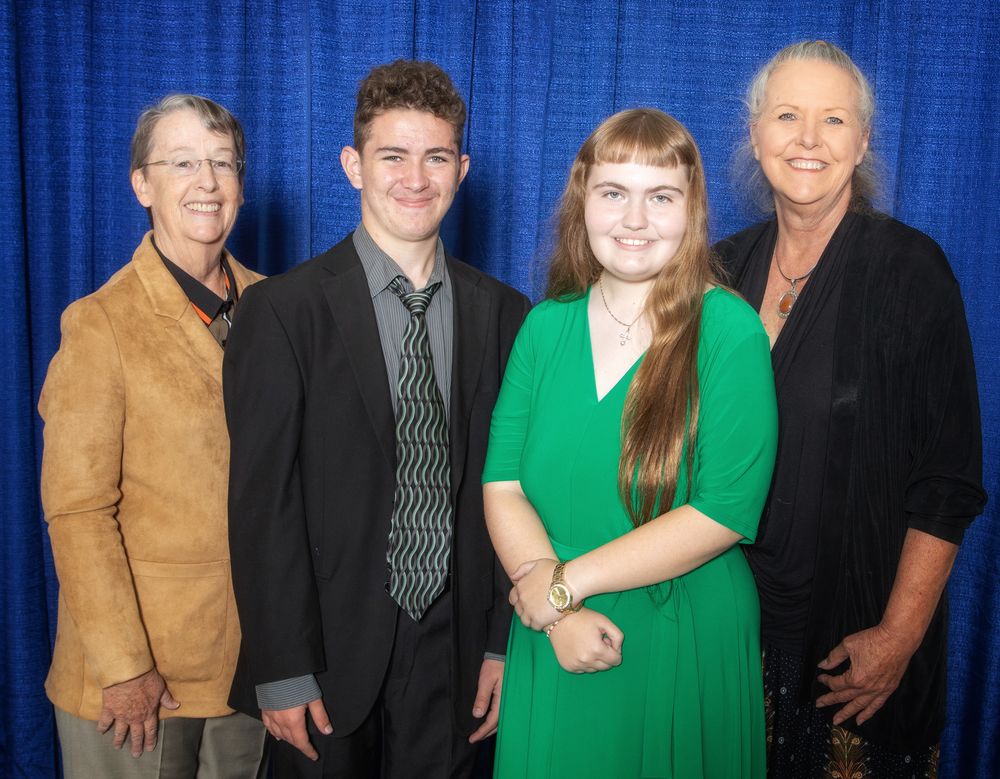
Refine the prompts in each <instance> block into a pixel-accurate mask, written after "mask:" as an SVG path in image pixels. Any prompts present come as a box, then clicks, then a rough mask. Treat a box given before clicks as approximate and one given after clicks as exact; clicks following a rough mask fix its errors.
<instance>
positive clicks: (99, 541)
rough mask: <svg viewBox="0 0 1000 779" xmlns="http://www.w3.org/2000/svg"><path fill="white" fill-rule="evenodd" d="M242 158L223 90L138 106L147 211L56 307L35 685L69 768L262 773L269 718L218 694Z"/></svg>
mask: <svg viewBox="0 0 1000 779" xmlns="http://www.w3.org/2000/svg"><path fill="white" fill-rule="evenodd" d="M243 160H244V136H243V130H242V128H241V127H240V124H239V122H238V121H237V120H236V118H235V117H233V115H232V114H230V113H229V111H227V110H226V109H225V108H223V107H222V106H220V105H218V104H217V103H214V102H212V101H211V100H207V99H205V98H203V97H198V96H196V95H170V96H168V97H166V98H164V99H163V100H162V101H160V103H158V104H157V105H156V106H154V107H153V108H150V109H148V110H147V111H145V112H144V113H143V114H142V115H141V116H140V117H139V122H138V126H137V128H136V131H135V135H134V137H133V139H132V162H131V169H132V176H131V179H132V188H133V190H134V191H135V195H136V198H137V199H138V200H139V202H140V203H141V204H142V205H143V206H144V207H145V208H146V209H147V211H148V213H149V217H150V221H151V223H152V228H153V229H152V230H151V231H150V232H148V233H147V234H146V236H145V237H144V238H143V239H142V241H141V243H140V244H139V247H138V248H137V249H136V251H135V253H134V254H133V256H132V260H131V262H129V263H128V264H126V265H125V266H124V267H123V268H121V269H120V270H119V271H118V272H117V273H115V274H114V275H113V276H112V277H111V279H110V280H108V282H107V283H106V284H105V285H104V286H102V287H101V288H100V289H98V290H97V291H96V292H94V293H93V294H91V295H88V296H86V297H84V298H82V299H80V300H78V301H76V302H75V303H73V304H72V305H70V306H69V308H67V309H66V311H65V313H64V314H63V317H62V342H61V344H60V347H59V351H58V353H57V354H56V356H55V357H54V358H53V360H52V363H51V364H50V366H49V371H48V375H47V376H46V379H45V385H44V387H43V389H42V395H41V399H40V401H39V411H40V412H41V415H42V417H43V419H44V421H45V449H44V454H43V461H42V502H43V505H44V508H45V516H46V520H47V521H48V523H49V535H50V538H51V540H52V550H53V555H54V558H55V564H56V572H57V573H58V576H59V583H60V593H59V617H58V619H59V622H58V629H57V633H56V644H55V650H54V654H53V658H52V666H51V668H50V670H49V676H48V679H47V681H46V691H47V693H48V696H49V698H50V700H51V701H52V703H53V704H54V705H55V707H56V724H57V727H58V731H59V738H60V742H61V745H62V754H63V765H64V773H65V776H66V777H81V778H82V777H87V778H88V779H89V777H96V776H100V777H158V776H164V777H166V776H178V777H180V776H183V777H195V776H197V777H213V778H214V777H234V778H235V777H254V776H262V775H263V768H264V767H263V762H264V761H263V748H264V730H263V727H262V726H261V724H260V723H259V722H257V721H256V720H254V719H252V718H250V717H247V716H246V715H243V714H236V713H233V711H232V709H230V708H229V706H228V705H227V699H228V696H229V686H230V682H231V680H232V676H233V672H234V669H235V665H236V657H237V652H238V649H239V643H240V631H239V624H238V620H237V616H236V605H235V603H234V600H233V592H232V585H231V582H230V570H229V544H228V535H227V510H226V502H227V481H228V467H229V438H228V434H227V430H226V421H225V414H224V410H223V403H222V384H221V382H222V354H223V349H224V348H225V344H226V338H227V337H228V334H229V328H230V327H231V326H232V324H233V320H234V315H235V313H236V310H237V308H238V302H239V297H240V293H241V292H242V291H243V290H244V289H245V288H246V286H247V285H248V284H252V283H253V282H254V281H256V280H257V279H258V278H260V277H259V276H258V275H257V274H255V273H253V272H252V271H250V270H248V269H247V268H245V267H243V266H242V265H240V264H239V263H238V262H237V261H236V260H235V259H234V258H233V257H232V256H231V255H230V254H229V253H228V252H227V251H226V250H225V242H226V238H227V237H228V236H229V233H230V232H231V231H232V229H233V225H234V223H235V222H236V215H237V213H238V212H239V208H240V205H241V204H242V203H243ZM123 746H126V749H121V748H122V747H123ZM133 758H139V759H133Z"/></svg>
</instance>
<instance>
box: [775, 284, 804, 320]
mask: <svg viewBox="0 0 1000 779" xmlns="http://www.w3.org/2000/svg"><path fill="white" fill-rule="evenodd" d="M798 296H799V293H798V292H796V291H795V290H794V289H790V290H788V292H786V293H785V294H784V295H782V296H781V297H780V298H778V316H779V317H781V318H782V319H788V315H789V314H790V313H792V306H794V305H795V300H796V299H797V298H798Z"/></svg>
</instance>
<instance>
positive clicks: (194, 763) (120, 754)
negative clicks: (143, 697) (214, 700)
mask: <svg viewBox="0 0 1000 779" xmlns="http://www.w3.org/2000/svg"><path fill="white" fill-rule="evenodd" d="M56 728H57V730H58V732H59V742H60V744H61V747H62V759H63V776H64V777H65V779H263V777H264V776H265V775H266V773H267V761H266V760H265V759H264V758H265V756H264V736H265V730H264V726H263V725H262V724H261V723H260V722H259V721H258V720H256V719H254V718H253V717H248V716H247V715H245V714H238V713H237V714H230V715H229V716H226V717H208V718H205V719H201V718H196V717H171V718H169V719H164V720H160V726H159V732H158V735H157V739H156V749H154V750H153V751H152V752H143V754H142V755H141V756H140V757H137V758H135V757H132V755H131V753H130V752H129V744H128V741H127V740H126V742H125V745H124V747H123V748H122V749H115V748H114V747H113V746H112V745H111V741H112V738H113V736H114V733H113V731H114V728H111V730H109V731H108V732H107V733H104V734H103V735H102V734H100V733H98V732H97V723H96V722H93V721H92V720H85V719H80V718H79V717H74V716H73V715H72V714H67V713H66V712H65V711H61V710H60V709H56Z"/></svg>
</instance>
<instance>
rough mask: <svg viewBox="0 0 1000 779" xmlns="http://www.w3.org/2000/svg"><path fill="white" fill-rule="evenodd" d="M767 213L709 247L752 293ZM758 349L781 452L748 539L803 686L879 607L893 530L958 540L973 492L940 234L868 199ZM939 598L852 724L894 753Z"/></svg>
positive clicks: (768, 231) (970, 373) (960, 312)
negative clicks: (889, 682) (769, 377)
mask: <svg viewBox="0 0 1000 779" xmlns="http://www.w3.org/2000/svg"><path fill="white" fill-rule="evenodd" d="M776 229H777V228H776V226H775V224H774V223H773V222H768V223H764V224H760V225H756V226H754V227H751V228H749V229H747V230H744V231H743V232H741V233H738V234H737V235H734V236H732V237H730V238H728V239H726V240H724V241H721V242H720V243H719V244H717V245H716V247H715V248H716V251H717V252H718V254H719V255H720V257H721V259H722V262H723V265H724V267H725V268H726V270H727V271H728V273H729V274H730V281H731V283H732V284H733V286H734V287H735V288H736V289H737V290H738V291H740V292H741V293H742V294H743V295H744V296H746V297H747V298H748V299H749V301H750V302H751V303H752V304H756V305H757V306H758V307H759V305H760V300H761V298H762V296H763V291H764V285H765V284H766V277H767V272H768V267H769V264H770V260H771V254H772V252H773V248H774V241H775V237H776ZM772 362H773V364H774V372H775V381H776V383H777V388H778V413H779V443H778V459H777V462H776V465H775V474H774V480H773V482H772V490H771V495H770V497H769V500H768V504H767V507H766V508H765V516H764V518H763V520H762V522H761V528H760V532H759V534H758V540H757V544H756V545H754V546H753V547H750V548H749V550H748V554H749V556H750V561H751V565H752V567H753V569H754V573H755V575H756V577H757V581H758V586H759V589H760V592H761V603H762V609H763V620H762V630H763V638H764V640H765V642H766V641H773V642H775V643H778V644H779V645H780V646H782V647H784V648H787V649H790V650H792V651H796V652H798V653H801V654H802V655H803V657H804V669H805V673H806V674H808V680H807V681H808V683H807V684H806V685H805V687H804V689H805V690H806V691H807V692H808V693H809V694H810V696H811V698H812V699H815V698H816V697H818V696H819V695H821V694H822V693H823V692H825V691H826V688H824V687H822V686H821V685H820V684H819V683H818V682H816V676H817V674H818V671H817V669H816V664H817V663H818V662H819V661H820V660H822V659H823V658H824V657H825V656H826V655H827V653H829V651H830V650H831V649H832V648H833V647H834V646H836V645H837V644H838V643H839V642H840V640H841V639H843V638H844V637H845V636H847V635H850V634H851V633H855V632H857V631H859V630H863V629H865V628H869V627H872V626H873V625H876V624H877V623H878V622H879V620H880V619H881V617H882V614H883V612H884V610H885V606H886V603H887V602H888V599H889V593H890V591H891V590H892V585H893V581H894V578H895V573H896V568H897V566H898V563H899V558H900V553H901V551H902V546H903V539H904V537H905V535H906V532H907V530H908V529H909V528H911V527H912V528H915V529H917V530H921V531H924V532H926V533H930V534H932V535H934V536H938V537H940V538H944V539H946V540H948V541H951V542H953V543H959V542H960V541H961V538H962V533H963V532H964V530H965V528H966V527H967V526H968V525H969V523H970V522H971V521H972V519H973V518H974V517H975V516H976V515H977V514H979V513H981V512H982V510H983V506H984V504H985V501H986V495H985V493H984V491H983V489H982V485H981V481H982V475H981V472H982V442H981V433H980V423H979V401H978V393H977V389H976V380H975V369H974V366H973V361H972V347H971V344H970V341H969V333H968V326H967V324H966V321H965V310H964V307H963V305H962V299H961V295H960V292H959V288H958V283H957V282H956V280H955V277H954V275H953V274H952V272H951V268H950V267H949V265H948V261H947V259H946V258H945V256H944V254H943V252H942V251H941V249H940V247H938V245H937V244H936V243H934V241H932V240H931V239H930V238H928V237H927V236H925V235H923V234H922V233H920V232H918V231H916V230H914V229H912V228H910V227H907V226H906V225H904V224H902V223H901V222H898V221H896V220H894V219H891V218H889V217H886V216H883V215H880V214H872V215H868V214H848V215H847V216H845V217H844V220H843V221H842V222H841V224H840V226H839V227H838V228H837V231H836V232H835V233H834V235H833V237H832V238H831V240H830V243H829V245H828V246H827V248H826V250H825V252H824V254H823V256H822V258H821V260H820V262H819V265H818V266H817V269H816V271H815V272H814V274H813V276H812V278H811V279H810V281H809V283H808V284H807V285H806V287H805V289H804V290H803V292H802V294H801V295H800V297H799V299H798V301H797V302H796V304H795V307H794V308H793V310H792V313H791V315H790V316H789V319H788V321H787V322H786V324H785V327H784V328H783V329H782V332H781V333H780V335H779V337H778V339H777V341H776V342H775V345H774V349H773V350H772ZM946 612H947V605H946V599H945V598H942V601H941V604H940V605H939V606H938V609H937V611H936V612H935V614H934V617H933V619H932V621H931V625H930V627H929V628H928V631H927V634H926V635H925V637H924V641H923V643H922V644H921V646H920V648H919V649H918V650H917V652H916V653H915V654H914V656H913V658H912V660H911V661H910V665H909V668H908V670H907V672H906V674H905V675H904V677H903V680H902V682H901V684H900V687H899V689H898V690H896V692H895V693H894V694H893V695H892V696H891V697H890V698H889V700H888V702H887V703H886V705H885V706H884V707H883V708H882V709H881V710H880V711H879V712H878V713H877V714H876V715H875V716H874V717H872V718H871V719H870V720H868V721H867V722H866V723H865V724H864V725H862V726H860V727H857V728H856V729H857V730H858V731H859V732H860V733H861V735H862V736H864V737H865V738H867V739H869V740H871V741H873V742H875V743H879V744H883V745H885V746H886V747H888V748H891V749H895V750H898V751H904V752H905V751H909V750H915V749H918V748H921V747H926V746H928V745H930V744H933V743H936V742H937V741H938V740H939V739H940V735H941V730H942V728H943V725H944V707H945V661H946V646H945V638H946V635H945V631H946V627H947V625H946V623H947V613H946ZM838 670H840V669H838ZM836 708H837V707H829V708H828V709H826V711H827V712H828V713H830V714H831V716H832V712H833V711H835V710H836Z"/></svg>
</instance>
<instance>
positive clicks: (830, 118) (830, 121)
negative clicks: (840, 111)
mask: <svg viewBox="0 0 1000 779" xmlns="http://www.w3.org/2000/svg"><path fill="white" fill-rule="evenodd" d="M826 123H827V124H843V123H844V120H843V119H841V118H840V117H839V116H828V117H827V118H826Z"/></svg>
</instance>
